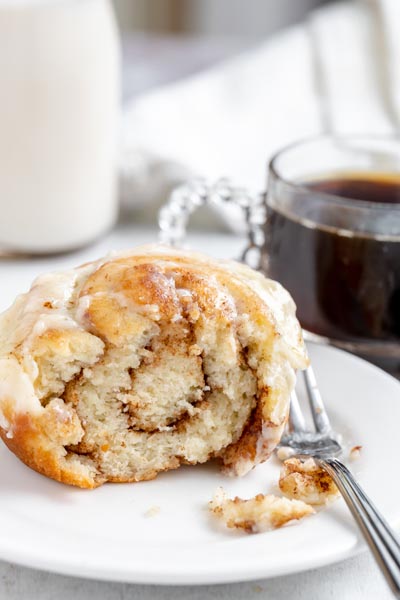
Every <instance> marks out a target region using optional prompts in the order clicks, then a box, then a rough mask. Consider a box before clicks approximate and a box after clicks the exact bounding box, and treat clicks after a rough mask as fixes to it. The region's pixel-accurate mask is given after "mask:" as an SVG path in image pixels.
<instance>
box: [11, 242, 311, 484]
mask: <svg viewBox="0 0 400 600" xmlns="http://www.w3.org/2000/svg"><path fill="white" fill-rule="evenodd" d="M306 365H307V356H306V353H305V349H304V344H303V340H302V337H301V330H300V327H299V324H298V322H297V320H296V317H295V306H294V303H293V301H292V299H291V298H290V296H289V294H288V293H287V292H286V291H285V290H284V289H283V288H282V287H281V286H280V285H279V284H278V283H275V282H273V281H270V280H267V279H266V278H265V277H263V276H262V275H261V274H260V273H257V272H255V271H253V270H251V269H250V268H248V267H246V266H244V265H242V264H239V263H235V262H232V261H217V260H212V259H210V258H208V257H206V256H203V255H201V254H197V253H192V252H188V251H178V250H173V249H171V248H169V247H164V246H144V247H141V248H137V249H134V250H132V251H129V252H126V253H121V254H119V255H114V256H111V257H107V258H105V259H102V260H99V261H95V262H92V263H89V264H86V265H83V266H81V267H78V268H76V269H73V270H70V271H66V272H60V273H53V274H50V275H43V276H40V277H39V278H38V279H36V281H35V282H34V283H33V285H32V288H31V289H30V291H29V292H28V293H26V294H23V295H21V296H19V297H18V298H17V299H16V301H15V302H14V304H13V305H12V306H11V308H9V309H8V310H7V311H6V312H5V313H3V315H1V316H0V435H1V437H2V439H3V440H4V442H5V443H6V444H7V446H8V447H9V449H10V450H11V451H12V452H14V453H15V454H16V455H17V456H18V457H19V458H20V459H21V460H22V461H23V462H24V463H26V464H27V465H28V466H30V467H31V468H33V469H35V470H36V471H38V472H40V473H43V474H44V475H47V476H48V477H51V478H53V479H56V480H58V481H61V482H64V483H68V484H72V485H77V486H80V487H84V488H93V487H96V486H99V485H101V484H102V483H104V482H106V481H114V482H126V481H141V480H146V479H151V478H153V477H155V476H156V475H157V473H159V472H160V471H165V470H168V469H175V468H177V467H179V466H180V465H181V464H195V463H203V462H205V461H207V460H209V459H210V458H213V457H215V458H218V459H219V460H220V462H221V465H222V467H223V469H224V470H225V471H226V472H227V473H228V474H232V475H243V474H245V473H247V472H248V471H249V470H250V469H252V468H253V467H254V466H255V465H257V464H258V463H260V462H262V461H265V460H266V459H267V458H268V456H269V455H270V454H271V452H272V451H273V450H274V448H275V446H276V444H277V443H278V442H279V440H280V437H281V434H282V430H283V427H284V425H285V423H286V420H287V416H288V408H289V395H290V392H291V390H292V388H293V385H294V380H295V370H296V369H301V368H304V367H305V366H306Z"/></svg>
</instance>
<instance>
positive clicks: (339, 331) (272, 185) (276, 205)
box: [160, 136, 400, 374]
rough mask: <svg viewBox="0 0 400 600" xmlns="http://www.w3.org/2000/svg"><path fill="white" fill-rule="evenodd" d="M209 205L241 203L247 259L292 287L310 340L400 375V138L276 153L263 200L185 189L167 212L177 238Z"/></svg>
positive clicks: (316, 144) (346, 140)
mask: <svg viewBox="0 0 400 600" xmlns="http://www.w3.org/2000/svg"><path fill="white" fill-rule="evenodd" d="M207 203H209V204H211V205H216V206H220V207H221V206H224V205H226V204H235V205H239V206H240V207H241V209H242V211H243V212H244V215H245V220H246V223H247V227H248V233H249V240H250V243H249V245H248V247H247V249H246V252H245V253H244V255H243V258H244V259H246V261H247V262H250V259H251V258H253V264H252V266H257V267H258V268H260V269H261V270H262V271H263V272H264V273H265V274H266V275H267V276H268V277H271V278H272V279H276V280H277V281H279V282H280V283H282V285H284V287H285V288H286V289H288V291H289V292H290V293H291V295H292V296H293V298H294V300H295V302H296V305H297V315H298V317H299V320H300V322H301V324H302V327H303V329H304V331H305V337H306V338H309V339H314V340H315V339H316V340H319V341H323V342H325V343H330V344H333V345H335V346H338V347H340V348H343V349H345V350H348V351H351V352H354V353H356V354H358V355H360V356H363V357H365V358H367V359H369V360H371V361H372V362H375V363H376V364H378V365H380V366H382V367H384V368H385V369H387V370H389V371H391V372H394V373H397V374H398V373H400V140H399V139H397V138H390V137H372V136H371V137H367V136H351V137H348V136H346V137H333V136H324V137H318V138H314V139H309V140H305V141H301V142H298V143H295V144H293V145H291V146H290V147H287V148H285V149H283V150H281V151H280V152H278V153H277V154H276V155H275V156H274V157H273V158H272V160H271V162H270V164H269V168H268V187H267V192H265V193H263V194H262V195H261V196H260V197H258V198H256V197H254V196H251V194H249V193H247V192H246V191H245V190H240V189H238V188H235V187H233V186H232V185H229V184H227V183H226V182H219V183H218V184H216V185H215V186H205V185H204V184H201V183H198V184H195V185H192V186H188V187H186V189H185V188H181V189H180V190H177V191H176V192H175V194H173V196H172V198H171V200H170V202H169V204H168V205H167V206H166V207H165V208H164V209H163V211H162V212H161V215H160V226H161V229H162V230H164V232H166V231H167V232H169V233H170V232H171V231H174V232H175V233H174V234H173V235H172V238H173V239H171V235H169V234H168V235H169V240H168V241H173V242H177V241H179V240H178V238H179V237H182V236H183V235H184V230H185V225H186V222H187V219H188V216H189V214H191V212H193V210H194V209H195V208H196V207H197V206H199V205H201V204H207ZM167 237H168V236H167ZM164 238H165V236H164ZM255 252H256V253H257V256H258V261H257V262H258V264H256V265H255V264H254V256H253V257H252V256H251V255H252V254H254V253H255Z"/></svg>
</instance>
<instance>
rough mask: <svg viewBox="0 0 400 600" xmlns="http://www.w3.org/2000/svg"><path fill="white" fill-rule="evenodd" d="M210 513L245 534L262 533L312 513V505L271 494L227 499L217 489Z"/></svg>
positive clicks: (222, 491)
mask: <svg viewBox="0 0 400 600" xmlns="http://www.w3.org/2000/svg"><path fill="white" fill-rule="evenodd" d="M209 509H210V511H211V513H212V514H213V515H214V516H216V517H217V518H219V519H221V520H222V521H223V522H224V523H225V525H226V526H227V527H229V528H232V529H234V528H236V529H243V530H244V531H246V533H262V532H264V531H270V530H271V529H276V528H278V527H282V526H283V525H286V524H287V523H289V522H290V521H294V520H299V519H302V518H303V517H306V516H308V515H311V514H313V513H314V512H315V511H314V509H313V508H312V506H309V505H308V504H305V503H304V502H302V501H300V500H288V499H287V498H279V497H277V496H274V495H272V494H266V495H264V494H257V495H256V496H254V498H250V499H248V500H243V499H242V498H238V497H236V498H234V499H233V500H232V499H230V498H228V497H227V495H226V493H225V491H224V490H223V488H218V489H217V491H216V493H215V495H214V498H213V499H212V500H211V502H210V503H209Z"/></svg>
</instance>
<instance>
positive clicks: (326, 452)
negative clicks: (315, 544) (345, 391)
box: [280, 367, 400, 598]
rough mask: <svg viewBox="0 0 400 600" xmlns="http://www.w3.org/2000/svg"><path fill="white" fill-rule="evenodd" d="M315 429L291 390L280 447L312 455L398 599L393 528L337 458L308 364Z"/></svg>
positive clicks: (399, 555) (398, 548) (399, 559)
mask: <svg viewBox="0 0 400 600" xmlns="http://www.w3.org/2000/svg"><path fill="white" fill-rule="evenodd" d="M303 376H304V382H305V388H306V390H307V396H308V400H309V402H310V408H311V414H312V417H313V421H314V425H315V431H310V430H309V429H307V427H306V424H305V420H304V417H303V413H302V411H301V408H300V404H299V401H298V398H297V395H296V393H295V392H293V394H292V396H291V401H290V421H289V423H290V430H289V432H288V433H286V434H284V436H283V437H282V440H281V443H280V446H284V447H289V448H291V449H292V450H293V451H294V455H295V456H298V457H300V458H301V457H302V456H308V457H310V456H311V457H313V458H314V459H315V461H316V463H317V464H318V465H319V466H321V467H323V468H324V469H325V470H326V471H327V472H328V473H329V475H330V476H331V477H332V479H333V480H334V481H335V483H336V485H337V487H338V488H339V490H340V492H341V494H342V496H343V498H344V500H345V502H346V504H347V506H348V507H349V509H350V511H351V513H352V515H353V517H354V518H355V520H356V521H357V524H358V525H359V527H360V529H361V531H362V533H363V535H364V537H365V539H366V541H367V543H368V545H369V547H370V548H371V550H372V553H373V555H374V557H375V559H376V561H377V563H378V565H379V566H380V568H381V570H382V572H383V574H384V576H385V577H386V580H387V582H388V584H389V586H390V587H391V589H392V591H393V593H394V595H395V596H396V598H400V544H399V541H398V540H397V539H396V536H395V534H394V532H393V530H392V529H391V528H390V527H389V525H388V524H387V522H386V521H385V519H384V518H383V517H382V515H381V514H380V513H379V512H378V510H377V509H376V507H375V506H374V505H373V503H372V502H371V500H370V499H369V498H368V496H367V495H366V493H365V492H364V490H363V489H362V488H361V486H360V485H359V484H358V483H357V481H356V480H355V479H354V477H353V475H352V474H351V472H350V471H349V469H348V468H347V467H346V466H345V465H344V464H343V463H342V462H340V461H339V460H338V458H337V457H338V456H340V455H341V454H342V452H343V449H342V446H341V445H340V442H339V438H338V436H337V434H336V433H335V431H334V430H333V429H332V426H331V424H330V421H329V418H328V415H327V412H326V410H325V407H324V404H323V401H322V397H321V394H320V392H319V389H318V386H317V381H316V379H315V375H314V372H313V369H312V367H308V369H306V370H305V371H304V372H303Z"/></svg>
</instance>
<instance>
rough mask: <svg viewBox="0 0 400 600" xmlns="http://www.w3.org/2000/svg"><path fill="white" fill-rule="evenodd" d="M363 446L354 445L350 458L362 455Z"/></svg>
mask: <svg viewBox="0 0 400 600" xmlns="http://www.w3.org/2000/svg"><path fill="white" fill-rule="evenodd" d="M361 450H362V446H353V447H352V448H351V450H350V452H349V459H350V460H358V459H359V458H360V456H361Z"/></svg>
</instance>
